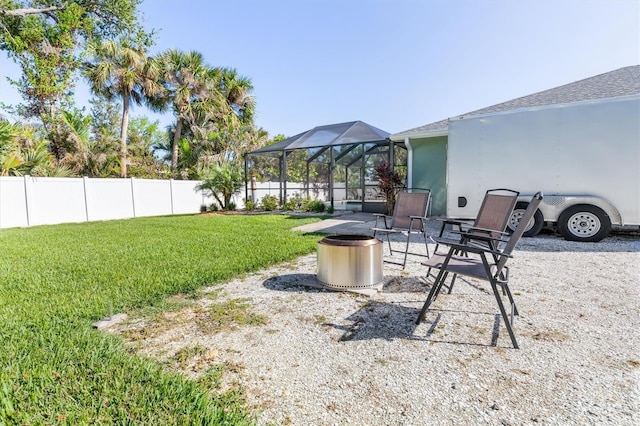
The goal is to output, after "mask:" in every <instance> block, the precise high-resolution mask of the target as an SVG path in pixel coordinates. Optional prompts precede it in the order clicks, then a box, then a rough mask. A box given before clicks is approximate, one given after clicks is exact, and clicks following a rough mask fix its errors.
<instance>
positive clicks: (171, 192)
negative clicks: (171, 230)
mask: <svg viewBox="0 0 640 426" xmlns="http://www.w3.org/2000/svg"><path fill="white" fill-rule="evenodd" d="M169 196H170V197H171V214H173V178H170V179H169Z"/></svg>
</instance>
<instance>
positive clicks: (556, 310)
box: [112, 215, 640, 425]
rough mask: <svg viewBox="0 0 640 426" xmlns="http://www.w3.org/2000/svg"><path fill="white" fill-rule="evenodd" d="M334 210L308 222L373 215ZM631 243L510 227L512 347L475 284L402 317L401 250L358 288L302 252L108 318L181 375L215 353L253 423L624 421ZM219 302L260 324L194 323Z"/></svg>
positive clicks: (631, 398)
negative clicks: (172, 305)
mask: <svg viewBox="0 0 640 426" xmlns="http://www.w3.org/2000/svg"><path fill="white" fill-rule="evenodd" d="M343 218H345V220H340V219H336V220H333V221H328V222H324V225H325V229H324V231H325V232H330V233H333V232H345V231H346V232H351V233H367V232H368V229H369V228H370V227H371V226H372V225H373V223H372V222H370V221H367V219H370V216H368V217H367V216H363V215H360V216H358V215H354V216H353V220H350V219H349V217H348V216H343ZM320 226H322V225H315V228H314V229H318V227H320ZM437 226H439V225H438V224H437V223H436V222H435V221H433V222H432V223H431V224H430V227H432V229H431V231H430V232H431V235H434V234H435V233H436V227H437ZM308 229H309V230H311V228H308ZM416 246H419V244H416ZM430 247H431V248H433V245H431V246H430ZM639 253H640V237H638V236H637V235H635V236H634V235H622V234H618V235H615V236H612V237H609V238H607V239H605V240H603V241H601V242H599V243H591V244H590V243H576V242H567V241H564V240H563V239H561V238H560V237H558V236H555V235H551V234H545V235H541V236H538V237H535V238H525V239H523V240H521V242H520V244H519V245H518V247H517V249H516V251H515V253H514V255H515V257H514V259H511V260H510V261H509V263H508V265H509V266H510V267H511V281H510V287H511V290H512V292H513V293H514V295H515V298H516V302H517V305H518V308H519V310H520V316H519V317H517V318H516V321H515V332H516V336H517V337H518V342H519V344H520V347H521V349H513V348H512V346H511V342H510V339H509V336H508V334H507V332H506V329H505V327H504V325H503V324H502V323H501V322H500V321H501V320H500V317H499V316H498V308H497V305H496V303H495V299H494V298H493V295H492V294H491V293H490V289H489V287H488V286H487V285H486V283H483V282H479V281H472V280H468V281H461V280H458V281H457V282H456V285H455V287H454V290H453V293H452V294H451V295H449V294H441V295H440V297H438V299H437V300H436V302H435V303H434V304H433V305H432V306H431V308H430V310H429V312H428V313H427V317H426V320H425V321H423V322H422V323H421V324H420V325H416V324H415V319H416V317H417V315H418V312H419V310H420V308H421V307H422V304H423V303H424V300H425V298H426V294H427V292H428V290H429V288H430V283H431V281H430V279H427V278H426V277H425V273H426V270H425V268H424V267H422V266H421V265H420V263H419V262H420V258H417V257H413V258H412V257H410V258H409V261H408V265H407V268H406V269H405V270H402V269H401V267H398V266H395V265H388V264H385V267H384V268H385V270H384V272H385V285H384V287H383V289H382V291H380V292H378V293H376V294H374V295H373V296H370V297H368V296H364V295H359V294H354V293H347V292H332V291H326V290H322V289H317V288H313V287H309V286H308V285H307V284H308V283H309V282H311V281H313V280H314V277H315V273H316V256H315V254H314V255H310V256H304V257H301V258H299V259H297V260H295V261H294V262H290V263H286V264H281V265H276V266H274V267H272V268H269V269H267V270H264V271H260V272H259V273H256V274H252V275H248V276H246V277H244V278H241V279H236V280H233V281H230V282H228V283H225V284H223V285H218V286H214V287H211V288H208V289H205V291H204V292H203V294H202V297H201V298H199V299H198V300H197V303H196V305H195V307H194V306H191V307H187V308H184V309H182V310H178V311H175V312H167V313H164V314H161V315H156V316H154V317H149V318H138V319H137V320H133V321H131V322H129V323H127V324H122V325H119V326H117V327H115V328H113V329H112V331H114V332H120V333H124V334H125V335H126V336H128V337H129V338H131V342H132V343H131V345H132V346H133V347H134V348H135V350H136V351H137V352H138V353H140V354H143V355H147V356H151V357H154V358H156V359H158V360H160V361H161V362H166V363H167V365H168V366H170V367H169V368H174V369H177V370H179V371H181V372H183V373H184V374H188V375H190V376H193V377H198V376H200V375H202V374H204V372H205V371H207V368H209V367H210V366H212V365H215V364H224V365H225V366H226V370H225V371H226V373H225V375H224V388H225V389H226V388H229V387H233V386H237V384H238V383H239V384H240V385H241V387H242V389H243V390H244V392H245V396H246V399H247V402H248V404H249V405H250V406H251V407H252V408H253V409H254V410H255V412H256V415H257V420H258V423H259V424H263V425H266V424H275V425H286V424H292V425H341V424H353V425H431V424H434V425H435V424H437V425H440V424H455V425H459V424H462V425H472V424H502V425H516V424H548V425H569V424H571V425H574V424H579V425H603V424H609V425H637V424H640V402H639V401H640V380H639V379H640V353H639V352H640V351H639V349H638V348H640V332H639V328H638V327H639V325H640V324H639V323H640V316H639V313H640V297H639V290H638V285H639V281H640V254H639ZM231 299H244V300H246V301H247V302H248V303H249V304H250V309H251V310H252V311H253V312H255V313H259V314H263V315H265V316H266V317H267V318H268V322H267V323H266V324H264V325H249V326H241V327H235V328H234V329H232V330H225V331H219V332H216V331H212V329H211V328H210V327H206V326H203V321H205V323H206V319H205V318H206V316H205V315H206V310H207V307H210V306H211V305H212V304H213V303H216V302H219V301H220V300H231ZM132 336H135V338H133V337H132ZM170 360H173V361H170ZM175 360H179V362H175Z"/></svg>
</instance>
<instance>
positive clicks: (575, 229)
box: [558, 204, 611, 242]
mask: <svg viewBox="0 0 640 426" xmlns="http://www.w3.org/2000/svg"><path fill="white" fill-rule="evenodd" d="M610 230H611V219H609V215H608V214H607V213H605V211H604V210H602V209H601V208H599V207H596V206H592V205H590V204H577V205H575V206H571V207H569V208H568V209H566V210H565V211H563V212H562V213H561V214H560V216H559V217H558V232H560V234H561V235H562V236H563V237H564V238H565V239H566V240H569V241H584V242H596V241H600V240H601V239H603V238H604V237H606V236H607V235H608V234H609V231H610Z"/></svg>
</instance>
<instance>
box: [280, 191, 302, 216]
mask: <svg viewBox="0 0 640 426" xmlns="http://www.w3.org/2000/svg"><path fill="white" fill-rule="evenodd" d="M303 204H304V199H303V198H302V197H301V196H300V195H299V194H298V193H297V192H296V193H295V194H294V195H293V196H292V197H291V198H289V201H287V202H286V203H284V204H283V206H282V210H286V211H293V210H299V209H301V208H302V205H303Z"/></svg>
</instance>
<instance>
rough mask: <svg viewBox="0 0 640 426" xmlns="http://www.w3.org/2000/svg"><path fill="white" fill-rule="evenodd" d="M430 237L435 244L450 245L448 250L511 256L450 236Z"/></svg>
mask: <svg viewBox="0 0 640 426" xmlns="http://www.w3.org/2000/svg"><path fill="white" fill-rule="evenodd" d="M431 239H432V240H433V241H435V242H436V243H437V244H443V245H445V246H448V247H450V250H454V251H456V250H460V251H463V252H468V253H476V254H482V253H491V254H493V255H496V256H502V257H513V256H512V255H510V254H505V253H502V252H501V251H497V250H492V249H490V248H488V247H486V246H479V245H477V244H472V243H469V242H467V243H461V242H459V241H456V240H452V239H450V238H439V237H435V238H431Z"/></svg>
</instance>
